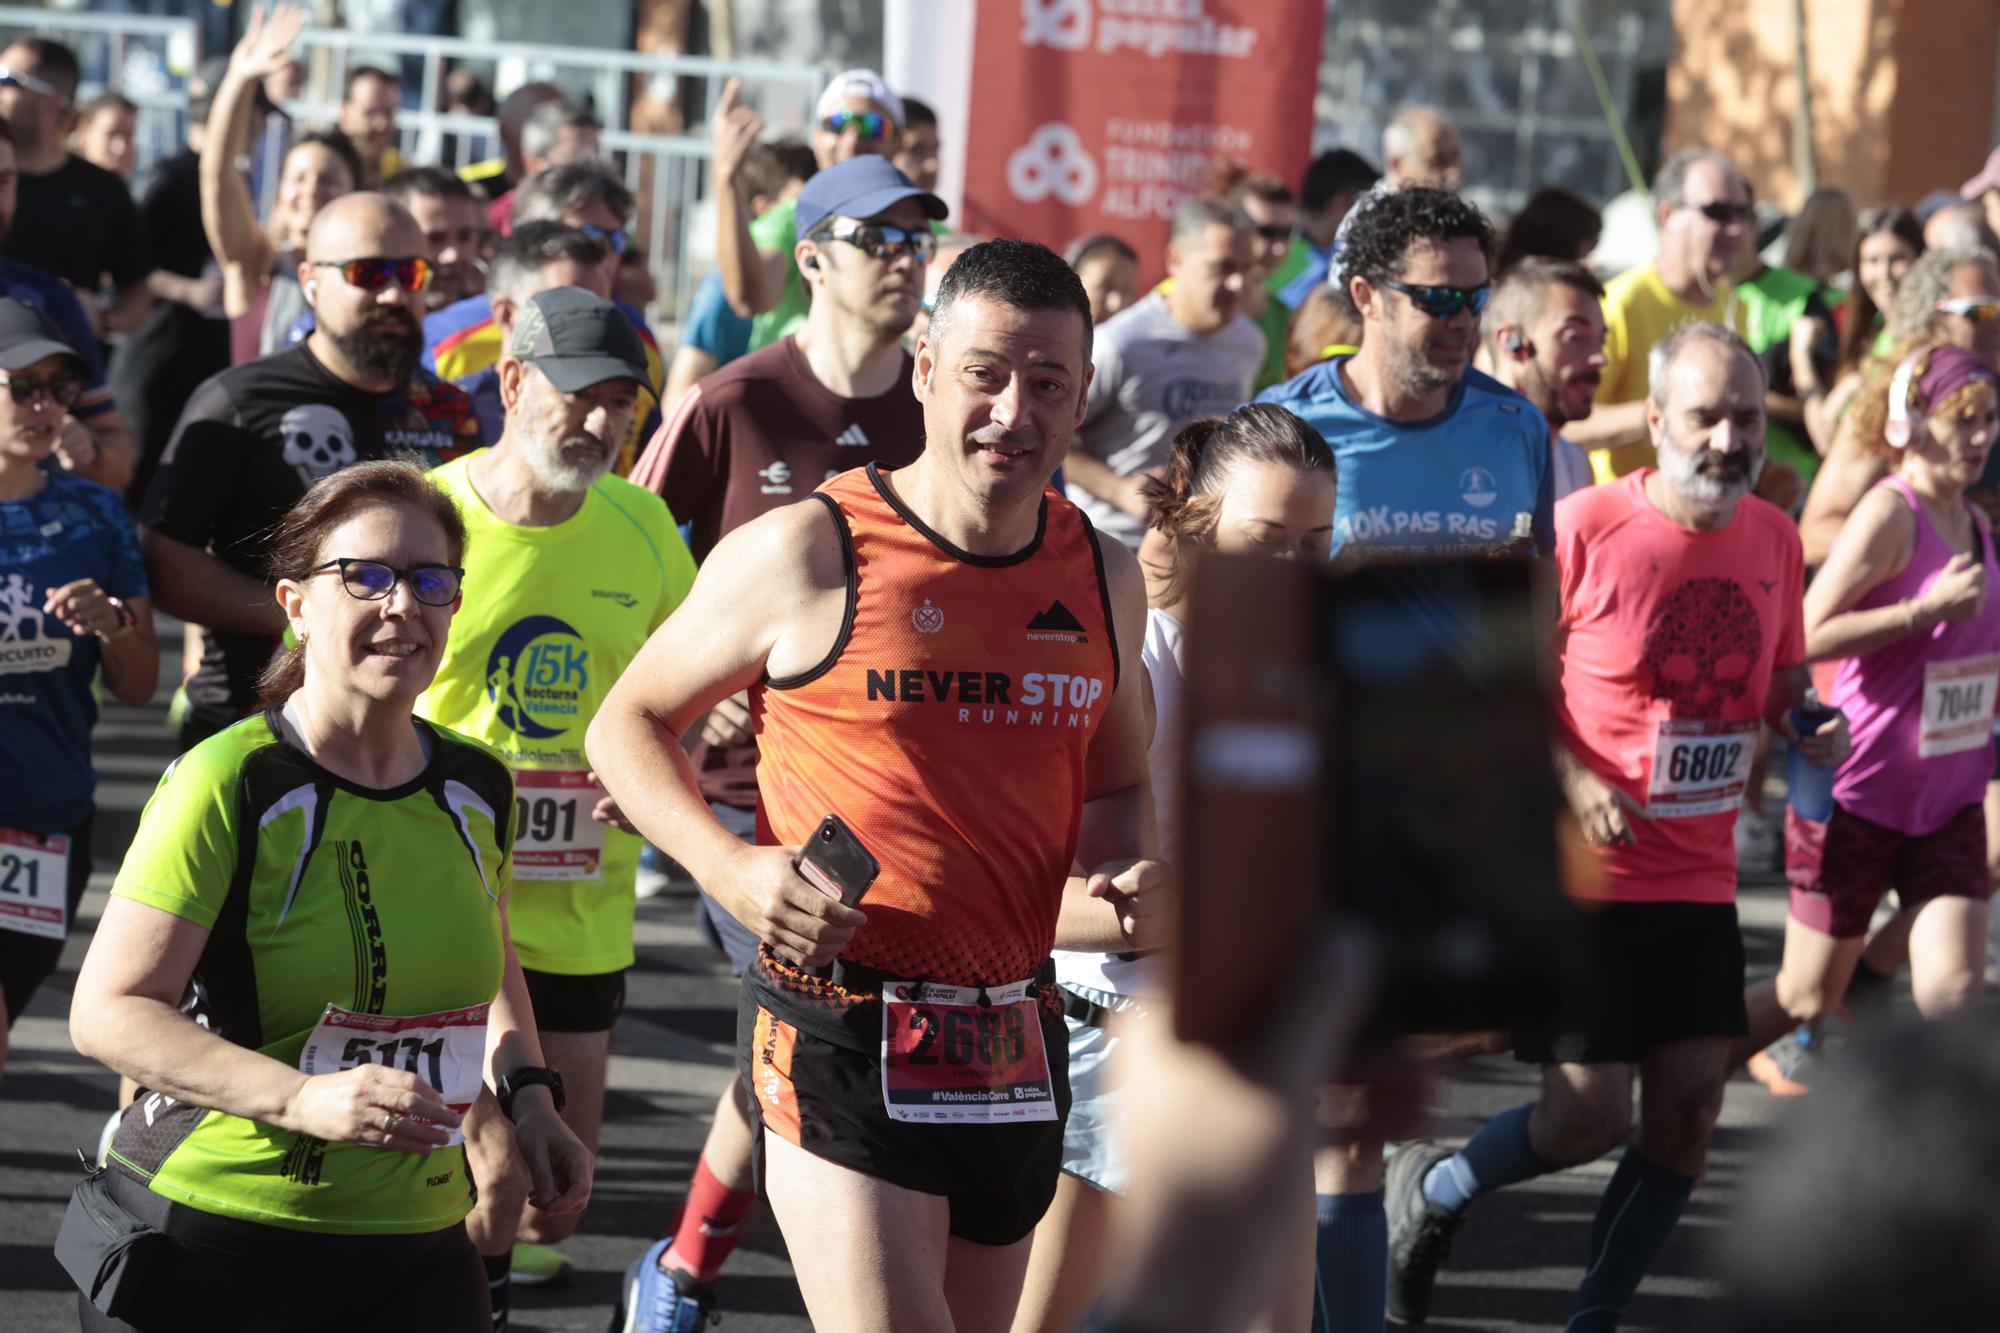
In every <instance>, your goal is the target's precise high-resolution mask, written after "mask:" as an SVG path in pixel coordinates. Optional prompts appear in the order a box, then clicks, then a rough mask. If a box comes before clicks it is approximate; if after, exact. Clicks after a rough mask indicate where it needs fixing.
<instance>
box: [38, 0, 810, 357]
mask: <svg viewBox="0 0 2000 1333" xmlns="http://www.w3.org/2000/svg"><path fill="white" fill-rule="evenodd" d="M15 32H35V33H40V34H42V35H45V36H49V37H54V38H56V39H58V40H60V41H62V42H65V43H67V44H69V45H70V46H72V47H74V48H75V49H76V51H77V55H78V58H79V60H80V62H81V63H82V65H83V68H84V83H83V86H82V87H81V88H80V89H79V91H78V99H79V100H84V99H87V98H88V97H90V96H93V95H94V94H96V93H98V92H101V91H103V90H104V89H105V88H107V87H111V88H116V89H117V90H118V91H120V92H122V93H124V94H125V96H127V97H128V98H130V99H131V100H132V101H133V103H135V104H136V105H137V106H138V107H139V171H140V175H141V176H142V177H143V175H144V173H145V172H146V171H147V170H148V169H149V168H150V167H151V166H152V165H153V164H154V163H156V162H158V161H160V160H162V159H164V158H167V157H170V156H172V155H173V154H174V153H177V152H179V151H180V150H181V147H182V145H183V144H184V142H185V139H186V99H185V93H184V87H185V83H186V79H187V76H188V75H189V74H191V73H192V72H193V70H194V67H195V65H196V64H197V63H198V62H199V60H200V59H201V56H202V54H203V53H202V50H201V36H200V31H199V25H198V24H197V23H196V22H195V21H194V20H192V19H173V18H152V17H146V16H141V15H130V14H90V13H80V12H75V11H69V10H58V9H31V8H24V7H19V6H13V7H7V6H0V33H15ZM298 55H299V58H300V60H301V62H302V63H303V64H304V66H305V69H306V73H307V82H306V90H305V94H304V96H302V97H301V98H300V99H299V100H297V101H294V102H291V103H289V104H287V105H286V107H285V111H286V113H287V114H288V115H290V116H291V118H292V120H293V121H294V123H296V124H298V125H300V126H315V125H330V124H332V123H333V121H334V119H335V115H336V112H337V109H338V105H339V101H340V91H341V87H342V85H343V84H344V83H345V81H346V77H347V72H348V70H349V69H351V68H353V67H354V66H356V65H363V64H368V65H376V66H379V67H381V68H385V69H388V70H389V71H390V72H391V73H396V74H398V75H399V76H401V75H403V74H405V73H407V71H408V69H409V68H410V65H411V63H414V64H415V65H416V67H417V69H418V70H419V71H420V73H419V77H418V78H417V80H416V89H417V105H416V106H415V107H408V106H406V107H404V108H403V109H402V110H401V111H399V112H398V113H397V123H398V128H399V134H400V140H401V142H400V148H401V151H402V154H403V160H404V161H406V162H436V163H439V164H441V165H444V166H449V167H453V168H457V167H462V166H467V165H470V164H471V163H473V162H476V161H480V160H483V159H485V158H488V157H495V156H498V155H499V153H500V139H499V134H498V128H497V126H496V124H495V122H494V121H493V119H492V118H491V117H486V116H472V115H464V114H457V113H452V112H448V111H445V110H443V109H442V107H443V103H444V87H445V78H446V76H447V74H449V73H450V71H451V70H452V69H453V68H455V67H459V66H469V67H471V68H473V69H474V70H475V71H477V72H478V73H480V74H481V75H482V76H483V77H484V78H485V79H486V82H487V86H488V87H490V88H492V89H493V90H494V92H495V94H496V100H498V98H499V97H502V96H504V95H505V93H506V92H508V91H511V90H512V89H513V88H515V87H517V86H518V85H520V84H521V83H524V82H527V81H529V80H531V79H535V80H541V79H546V80H548V81H549V82H552V83H555V84H556V85H558V86H559V87H561V88H562V89H563V90H564V91H565V92H567V93H568V94H569V95H570V96H571V98H572V99H575V100H578V101H581V100H584V99H585V98H588V99H589V101H590V102H591V104H592V106H593V108H594V109H595V111H596V114H597V118H598V119H599V120H600V121H601V122H603V124H604V125H605V127H606V128H605V130H604V133H603V136H602V141H603V146H604V150H605V154H606V156H607V157H608V158H609V159H610V161H611V163H612V165H613V166H614V167H615V168H616V169H617V170H618V171H619V172H620V174H621V175H622V176H623V177H624V179H625V182H626V184H627V185H628V186H629V187H631V189H632V192H633V195H634V197H635V198H636V199H637V201H638V203H637V209H636V212H637V216H636V217H635V219H634V221H633V225H632V228H631V231H632V235H633V237H634V239H635V241H636V242H637V243H638V244H639V245H641V246H642V247H643V248H644V250H645V253H646V258H647V262H648V264H649V265H650V266H651V271H652V274H653V279H654V282H655V285H656V287H657V289H658V292H659V299H658V300H657V301H656V303H655V306H654V308H653V309H652V310H651V311H649V312H648V313H649V314H650V315H651V316H652V318H653V320H654V322H655V327H656V328H661V327H663V326H668V327H670V326H672V325H675V324H678V322H679V321H680V319H681V318H682V317H683V316H684V315H685V313H686V311H687V308H688V303H689V299H690V298H691V296H692V294H693V291H694V288H695V285H696V284H697V283H698V282H699V281H700V280H701V278H702V276H703V274H704V273H705V272H706V271H707V268H708V266H709V264H710V262H711V251H712V244H713V237H712V236H711V235H710V234H709V232H710V228H709V227H708V226H707V222H706V219H707V217H708V211H707V208H706V199H707V195H708V172H707V170H706V163H707V160H708V157H709V142H708V136H707V133H706V126H707V123H708V121H709V119H710V117H711V116H712V114H713V112H714V109H715V103H716V100H717V99H718V98H719V97H720V96H721V93H722V85H723V83H724V82H725V81H726V80H728V79H730V78H740V79H741V80H742V81H743V95H744V98H745V100H746V101H748V102H750V103H751V104H752V105H754V106H756V107H757V108H758V111H759V113H760V114H761V115H762V116H763V118H764V121H765V124H766V126H767V127H768V128H767V134H768V135H769V136H772V137H775V136H779V135H787V134H791V135H801V136H804V135H807V134H808V133H809V129H808V123H809V121H810V119H811V114H812V106H813V101H814V99H815V97H816V96H817V95H818V92H819V88H820V85H821V83H822V82H823V81H824V78H825V75H824V74H823V73H822V72H821V71H820V70H819V69H818V68H816V67H814V66H811V65H786V64H777V63H773V62H764V61H746V60H715V59H711V58H709V57H705V56H676V55H651V54H642V53H640V52H636V51H614V50H606V49H603V48H597V47H561V46H542V45H538V44H534V43H528V42H505V41H475V40H471V39H468V38H460V37H425V36H406V35H403V34H400V33H377V32H359V31H354V30H350V29H341V28H308V29H307V30H306V31H305V33H304V34H303V35H302V36H301V37H300V39H299V51H298ZM683 79H686V80H694V81H696V82H697V84H698V86H699V95H698V97H697V98H695V99H694V100H695V102H696V104H697V105H698V106H699V107H700V109H701V114H700V115H699V116H698V117H692V118H691V119H692V120H693V123H694V125H695V129H694V130H693V131H692V132H687V133H681V134H640V133H635V132H633V131H631V130H629V129H626V128H625V126H626V124H627V123H628V120H629V116H630V113H631V110H632V105H633V102H634V101H635V94H636V93H637V92H638V91H639V90H641V89H643V90H644V93H645V94H646V95H647V96H648V97H650V98H652V99H654V100H671V99H678V100H681V101H682V102H683V104H685V103H686V101H687V99H685V98H679V93H680V80H683ZM404 86H405V89H406V90H407V89H408V88H409V87H410V81H409V80H408V79H407V78H406V79H405V80H404ZM263 174H264V177H265V180H266V185H267V188H268V187H270V186H272V185H274V184H275V179H276V175H277V164H276V163H275V162H273V163H269V164H267V166H266V168H265V170H264V173H263Z"/></svg>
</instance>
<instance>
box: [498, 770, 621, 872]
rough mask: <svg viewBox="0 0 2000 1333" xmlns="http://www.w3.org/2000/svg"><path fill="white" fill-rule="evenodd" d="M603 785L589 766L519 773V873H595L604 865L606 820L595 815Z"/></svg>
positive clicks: (516, 840)
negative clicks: (592, 775) (586, 768)
mask: <svg viewBox="0 0 2000 1333" xmlns="http://www.w3.org/2000/svg"><path fill="white" fill-rule="evenodd" d="M603 798H604V788H602V787H599V786H596V785H595V784H593V783H592V782H591V781H590V774H589V773H588V772H584V771H576V770H566V769H534V770H527V771H523V772H517V773H516V774H514V878H515V879H516V880H576V879H596V878H597V876H598V873H599V872H600V871H601V870H602V869H603V866H604V829H605V826H604V825H603V824H600V823H598V822H597V821H596V820H594V819H592V818H591V817H590V812H591V811H592V810H595V809H596V808H597V803H598V802H599V801H600V800H602V799H603Z"/></svg>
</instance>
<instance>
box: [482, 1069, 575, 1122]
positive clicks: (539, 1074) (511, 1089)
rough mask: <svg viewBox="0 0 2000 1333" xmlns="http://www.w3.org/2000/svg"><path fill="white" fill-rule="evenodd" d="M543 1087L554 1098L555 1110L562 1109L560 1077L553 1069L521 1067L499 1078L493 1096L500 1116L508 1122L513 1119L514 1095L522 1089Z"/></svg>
mask: <svg viewBox="0 0 2000 1333" xmlns="http://www.w3.org/2000/svg"><path fill="white" fill-rule="evenodd" d="M536 1086H540V1087H544V1088H547V1089H548V1090H549V1096H551V1097H553V1098H555V1103H556V1110H557V1111H558V1112H560V1111H561V1110H562V1109H563V1084H562V1075H561V1074H558V1073H557V1072H556V1071H555V1070H553V1069H543V1068H541V1067H540V1066H538V1065H522V1066H521V1067H520V1068H519V1069H516V1070H515V1071H514V1072H513V1073H511V1074H502V1075H501V1076H500V1086H499V1087H497V1088H495V1089H494V1090H493V1095H494V1096H495V1097H496V1098H498V1099H499V1101H500V1114H502V1115H504V1116H506V1117H507V1118H508V1119H509V1120H512V1119H513V1118H514V1094H515V1093H517V1092H519V1091H521V1089H523V1088H532V1087H536Z"/></svg>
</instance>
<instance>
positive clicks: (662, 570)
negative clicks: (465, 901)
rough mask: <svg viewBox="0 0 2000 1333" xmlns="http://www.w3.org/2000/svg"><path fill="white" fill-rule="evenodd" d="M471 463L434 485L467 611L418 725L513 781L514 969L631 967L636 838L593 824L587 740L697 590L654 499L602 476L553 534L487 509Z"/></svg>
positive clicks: (442, 471) (435, 475)
mask: <svg viewBox="0 0 2000 1333" xmlns="http://www.w3.org/2000/svg"><path fill="white" fill-rule="evenodd" d="M486 452H487V451H485V450H480V451H479V452H477V453H472V454H468V455H466V456H465V457H463V458H459V459H455V460H454V461H452V462H450V463H447V464H445V465H444V466H443V467H440V468H438V469H437V470H436V471H434V472H432V474H431V478H432V480H434V481H435V482H437V484H438V486H439V487H440V488H441V489H443V490H444V492H445V493H446V494H447V495H449V496H451V497H452V498H453V499H454V500H456V501H457V502H458V508H459V512H460V513H461V514H463V515H464V517H465V527H466V533H467V536H468V538H469V540H468V541H467V543H466V552H465V600H464V602H463V604H462V605H461V606H460V607H459V610H458V614H457V615H456V616H455V617H453V619H452V625H451V640H450V642H449V643H448V644H447V645H446V648H445V657H444V661H443V663H441V664H440V665H439V667H438V673H437V678H436V679H435V680H434V681H432V682H431V687H430V689H429V690H427V691H425V692H424V694H423V696H422V697H421V698H419V699H418V700H417V713H418V715H419V716H421V717H427V718H430V719H431V720H432V721H433V722H437V723H439V724H440V725H443V726H447V727H450V728H452V729H453V730H455V731H462V732H464V733H465V734H466V735H468V736H472V737H475V738H476V739H478V740H480V741H483V742H485V743H486V744H487V745H489V746H491V747H492V748H493V750H494V751H495V752H496V753H497V754H499V755H500V757H501V758H502V759H505V760H506V761H507V763H508V764H509V765H510V766H511V767H512V768H513V769H514V770H515V780H516V793H517V802H516V821H515V843H516V845H515V848H514V853H515V864H514V886H515V892H514V899H513V902H512V903H511V904H510V906H509V908H508V913H507V919H508V924H509V926H510V927H511V929H512V931H513V937H514V951H515V952H516V953H517V954H518V955H519V956H520V959H521V965H522V966H523V967H528V968H533V969H534V970H536V971H539V972H554V973H559V974H562V975H566V976H588V975H593V974H598V973H604V972H616V971H618V970H619V969H621V968H626V967H630V966H631V965H632V957H633V955H632V908H633V898H632V886H633V880H634V878H635V877H636V875H637V873H638V868H639V849H640V846H641V843H640V840H639V839H638V838H635V837H633V836H632V835H631V834H629V833H622V832H620V831H619V830H617V829H613V828H609V827H607V826H606V825H603V824H597V823H594V822H593V821H592V820H591V818H590V812H591V809H592V807H593V806H594V805H595V804H596V798H597V796H598V795H600V794H601V793H599V792H598V791H596V790H595V789H593V788H591V787H589V786H588V785H586V782H587V778H586V775H587V774H588V772H589V768H590V761H589V759H587V758H586V757H585V755H584V752H583V735H584V730H585V729H586V728H587V727H588V726H589V725H590V720H591V718H593V717H595V716H596V714H597V709H598V706H599V705H600V704H602V703H603V702H604V696H605V695H606V694H608V693H610V691H611V686H612V683H613V682H615V681H616V680H617V679H618V677H619V675H620V674H622V673H623V672H624V670H625V668H626V666H627V665H628V664H629V663H630V662H631V661H632V658H633V657H634V656H636V655H637V654H638V651H639V649H640V648H641V647H642V646H644V644H645V642H646V639H647V637H648V636H649V635H650V634H651V633H652V632H653V630H654V628H655V627H656V626H658V625H659V623H660V622H661V621H663V620H665V619H666V618H667V616H668V615H669V614H670V613H671V612H672V611H673V609H674V608H675V607H676V606H679V605H680V603H681V599H682V598H683V597H686V596H687V592H688V589H689V587H691V586H692V585H693V583H694V558H693V557H692V556H690V555H689V554H688V550H687V546H686V545H685V544H684V543H683V542H682V541H681V536H680V533H679V532H677V531H676V530H675V528H674V521H673V518H672V516H671V515H670V514H668V512H667V507H666V505H665V503H664V502H662V501H661V499H660V497H659V496H657V495H654V494H653V493H652V492H651V491H648V490H645V489H643V488H641V487H638V486H634V485H633V484H632V483H630V482H628V481H625V480H622V479H621V478H618V477H611V476H606V477H602V478H600V479H599V480H598V481H597V483H596V484H595V485H593V486H592V487H591V488H590V490H589V492H588V493H587V494H586V495H585V496H584V501H583V506H582V508H580V509H578V510H577V512H576V513H575V514H573V515H572V516H570V518H568V519H567V520H565V521H564V522H561V523H556V524H552V525H550V526H547V527H522V526H518V525H516V524H513V523H508V522H505V521H504V520H502V519H500V518H499V517H497V516H496V515H495V514H494V513H493V511H492V510H491V509H489V508H487V506H486V502H485V501H484V500H482V499H481V498H480V496H479V493H478V491H477V490H476V489H475V488H474V486H473V484H472V466H473V463H474V462H475V461H476V460H477V459H479V458H481V457H483V456H484V455H485V453H486Z"/></svg>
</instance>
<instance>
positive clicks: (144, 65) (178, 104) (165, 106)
mask: <svg viewBox="0 0 2000 1333" xmlns="http://www.w3.org/2000/svg"><path fill="white" fill-rule="evenodd" d="M0 32H4V33H6V34H7V35H9V36H11V35H13V34H15V33H34V34H37V35H39V36H43V37H53V38H55V39H56V40H57V41H60V42H62V43H63V44H64V45H66V46H68V47H70V48H71V49H72V50H74V51H75V52H76V55H77V62H78V63H79V64H80V65H82V66H83V82H82V83H81V85H79V87H78V88H77V94H76V100H77V101H78V102H79V103H82V102H87V101H89V100H90V99H91V98H93V97H95V96H97V95H98V94H99V93H102V92H104V91H106V90H107V89H112V90H116V91H117V92H120V93H123V94H124V95H125V97H126V98H128V99H129V100H130V101H131V102H132V103H133V105H135V106H137V107H138V108H139V130H138V140H137V143H138V154H139V171H138V175H139V177H140V178H142V179H143V178H144V176H145V174H146V172H147V171H148V170H150V169H151V168H152V167H153V165H154V164H156V163H158V162H161V161H163V160H165V159H166V158H169V157H172V156H173V155H174V154H176V153H178V152H180V151H181V149H182V148H183V147H184V146H185V145H186V143H187V94H186V92H185V91H184V89H185V85H186V82H187V78H188V76H189V75H190V74H192V73H194V67H195V66H196V65H197V64H199V63H200V61H201V57H202V50H201V25H200V24H198V23H196V22H195V21H194V20H193V19H187V18H156V17H153V16H150V15H145V14H90V13H83V12H80V11H75V10H63V9H33V8H28V7H25V6H0Z"/></svg>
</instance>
